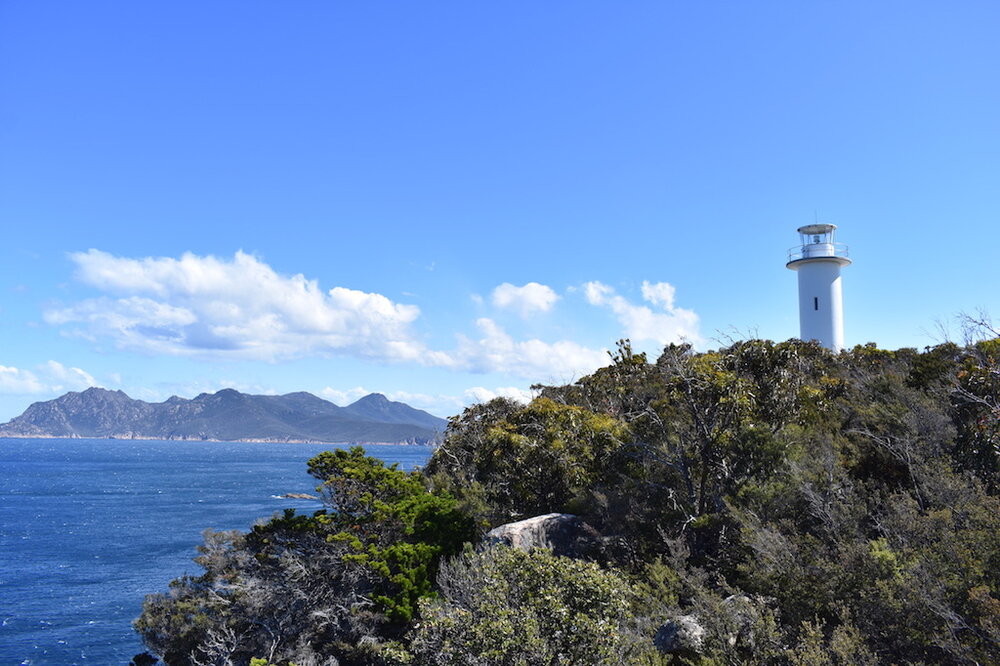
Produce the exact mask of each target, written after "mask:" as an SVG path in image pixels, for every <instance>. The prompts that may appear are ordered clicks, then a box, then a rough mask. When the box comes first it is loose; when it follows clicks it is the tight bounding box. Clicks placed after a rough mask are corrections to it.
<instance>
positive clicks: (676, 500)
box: [136, 339, 1000, 666]
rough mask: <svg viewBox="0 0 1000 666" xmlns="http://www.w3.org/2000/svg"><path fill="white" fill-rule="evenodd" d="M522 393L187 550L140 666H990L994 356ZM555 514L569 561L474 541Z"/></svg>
mask: <svg viewBox="0 0 1000 666" xmlns="http://www.w3.org/2000/svg"><path fill="white" fill-rule="evenodd" d="M538 389H539V396H538V397H537V398H536V399H535V400H534V401H533V402H532V403H531V404H529V405H526V406H525V405H520V404H517V403H514V402H511V401H508V400H504V399H496V400H493V401H491V402H488V403H485V404H480V405H476V406H474V407H471V408H469V409H467V410H466V411H465V412H464V413H463V414H461V415H459V416H457V417H454V418H453V419H452V420H451V422H450V424H449V428H448V432H447V435H446V437H445V441H444V443H443V444H442V445H441V446H440V447H439V448H438V449H437V451H436V452H435V454H434V456H433V457H432V459H431V461H430V462H429V464H428V465H427V467H426V468H425V469H424V470H422V471H421V472H416V473H411V474H407V473H404V472H402V471H399V470H397V469H395V468H394V467H385V466H384V465H382V464H381V463H380V462H379V461H376V460H374V459H372V458H369V457H367V456H365V455H364V453H363V452H362V451H361V450H360V449H354V450H351V451H336V452H331V453H325V454H323V455H321V456H319V457H317V458H315V459H314V460H313V461H311V462H310V473H311V474H313V475H314V476H315V477H316V478H317V479H318V480H319V481H320V482H321V483H322V486H321V488H322V491H323V493H324V496H325V498H326V500H327V503H328V506H329V510H327V511H321V512H319V513H317V514H315V515H313V516H300V515H296V514H294V513H292V512H286V513H285V514H284V515H282V516H278V517H275V518H274V519H272V520H271V521H270V522H268V523H266V524H264V525H260V526H257V527H255V528H254V529H253V530H252V531H251V532H249V533H246V534H241V533H238V532H233V533H208V534H206V541H205V545H204V546H203V547H202V549H201V550H202V554H201V556H200V558H199V560H198V561H199V563H200V564H201V565H202V566H203V567H204V568H205V573H204V574H203V575H202V576H200V577H194V578H190V577H189V578H183V579H180V580H178V581H175V582H174V584H173V585H172V588H171V590H170V591H169V593H167V594H164V595H151V596H150V597H148V598H147V600H146V604H145V607H144V611H143V614H142V616H141V617H140V618H139V619H138V620H137V622H136V628H137V630H138V631H139V632H140V633H141V634H142V637H143V639H144V641H145V642H146V645H147V646H148V647H149V648H150V649H151V651H152V652H154V653H156V654H158V655H160V656H163V657H164V658H165V660H166V661H167V663H170V664H229V663H234V664H246V663H249V662H250V661H251V659H253V658H259V659H263V660H267V661H268V662H269V663H271V664H285V663H288V662H289V661H291V662H295V663H296V664H299V666H308V665H311V664H337V663H340V664H365V665H375V664H414V665H425V664H427V665H430V664H434V665H439V664H440V665H445V664H448V665H452V664H453V665H458V664H484V665H485V664H523V665H525V666H528V665H534V664H539V665H540V664H620V663H626V664H649V665H654V664H691V665H694V664H700V665H702V666H707V665H709V664H788V665H794V666H800V665H801V666H805V665H822V664H974V663H979V664H986V663H998V662H1000V648H998V645H1000V593H998V588H1000V498H998V491H1000V339H994V340H988V341H984V342H979V343H976V344H970V345H968V346H964V347H960V346H957V345H955V344H950V343H948V344H942V345H939V346H937V347H933V348H928V349H926V350H925V351H923V352H918V351H917V350H913V349H901V350H898V351H885V350H880V349H877V348H876V347H875V346H873V345H868V346H863V347H856V348H855V349H853V350H851V351H848V352H844V353H841V354H836V355H835V354H831V353H829V352H828V351H826V350H824V349H822V348H820V347H819V346H817V345H815V344H813V343H803V342H799V341H794V340H793V341H788V342H784V343H779V344H775V343H772V342H768V341H760V340H751V341H746V342H738V343H736V344H733V345H731V346H729V347H727V348H724V349H720V350H718V351H711V352H707V353H695V352H693V351H692V350H691V349H690V348H689V347H687V346H683V345H681V346H677V345H673V346H669V347H667V348H666V349H665V350H664V351H663V353H662V355H660V357H659V358H657V359H656V360H655V361H652V362H651V361H650V360H648V359H647V358H646V357H645V355H643V354H637V353H633V351H632V350H631V348H630V347H629V345H628V343H626V342H623V343H620V344H619V347H618V350H617V352H616V353H615V354H614V355H613V363H612V364H611V365H609V366H608V367H606V368H603V369H601V370H599V371H597V372H595V373H594V374H592V375H590V376H588V377H585V378H583V379H581V380H580V381H578V382H576V383H574V384H571V385H567V386H545V387H538ZM550 512H561V513H570V514H574V515H576V516H579V517H580V518H582V519H583V520H584V521H585V522H586V523H587V524H588V525H589V526H590V527H592V528H593V531H594V534H596V541H595V543H596V544H597V546H596V547H595V549H594V550H593V553H592V555H591V556H590V557H588V558H585V559H569V558H566V557H559V556H556V555H553V554H551V553H549V552H547V551H540V550H535V551H532V552H529V553H523V552H520V551H513V550H510V549H507V548H504V547H494V548H481V547H480V548H477V547H474V546H473V545H470V544H477V543H478V542H479V539H480V538H481V536H482V535H483V534H484V533H485V532H486V531H487V530H488V529H490V528H492V527H495V526H498V525H501V524H504V523H509V522H511V521H516V520H519V519H522V518H528V517H531V516H535V515H539V514H544V513H550ZM463 544H464V545H463ZM671 634H672V635H673V636H674V637H675V638H676V640H672V641H671V640H667V639H666V638H665V637H666V636H668V635H671ZM678 636H679V638H677V637H678ZM654 637H656V639H657V640H656V645H655V646H654ZM137 663H138V662H137ZM258 663H260V662H258Z"/></svg>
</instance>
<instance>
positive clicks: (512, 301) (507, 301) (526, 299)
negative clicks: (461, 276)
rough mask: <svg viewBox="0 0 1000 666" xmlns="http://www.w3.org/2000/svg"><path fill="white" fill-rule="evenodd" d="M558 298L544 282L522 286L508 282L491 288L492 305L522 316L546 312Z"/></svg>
mask: <svg viewBox="0 0 1000 666" xmlns="http://www.w3.org/2000/svg"><path fill="white" fill-rule="evenodd" d="M557 300H559V295H558V294H556V292H554V291H553V290H552V288H551V287H548V286H546V285H544V284H538V283H537V282H529V283H528V284H526V285H524V286H523V287H515V286H514V285H512V284H510V283H509V282H504V283H503V284H502V285H500V286H499V287H497V288H496V289H494V290H493V305H495V306H497V307H498V308H506V309H510V310H514V311H515V312H517V313H518V314H520V315H521V316H522V317H527V316H529V315H530V314H532V313H533V312H548V311H549V310H551V309H552V306H553V305H555V302H556V301H557Z"/></svg>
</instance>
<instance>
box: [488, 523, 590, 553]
mask: <svg viewBox="0 0 1000 666" xmlns="http://www.w3.org/2000/svg"><path fill="white" fill-rule="evenodd" d="M485 541H486V543H487V544H505V545H507V546H510V547H512V548H517V549H520V550H531V549H532V548H547V549H549V550H551V551H552V552H553V553H554V554H555V555H563V556H566V557H578V558H579V557H583V558H589V557H593V556H594V555H595V554H596V553H597V552H598V550H599V547H600V535H599V534H598V533H597V531H596V530H594V528H592V527H591V526H590V525H588V524H587V523H585V522H584V521H583V520H581V519H580V518H579V517H577V516H574V515H571V514H568V513H547V514H545V515H542V516H535V517H534V518H528V519H526V520H520V521H518V522H516V523H507V524H506V525H500V526H499V527H495V528H493V529H492V530H490V531H489V532H488V533H487V534H486V539H485Z"/></svg>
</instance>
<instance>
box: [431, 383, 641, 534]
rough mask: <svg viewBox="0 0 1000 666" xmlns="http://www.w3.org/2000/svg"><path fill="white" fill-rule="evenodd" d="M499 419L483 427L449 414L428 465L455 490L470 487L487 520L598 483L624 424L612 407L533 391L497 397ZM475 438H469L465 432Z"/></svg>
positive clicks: (506, 517)
mask: <svg viewBox="0 0 1000 666" xmlns="http://www.w3.org/2000/svg"><path fill="white" fill-rule="evenodd" d="M500 406H501V407H502V411H500V412H499V414H498V416H500V418H499V419H496V420H494V421H492V422H491V423H490V425H489V426H488V427H485V428H484V427H482V421H481V420H479V417H480V415H479V414H478V413H474V414H473V416H474V417H475V419H462V420H453V421H452V428H451V430H450V434H449V435H448V437H446V439H445V442H444V444H443V445H442V446H441V447H440V448H439V449H438V450H437V451H436V452H435V454H434V457H433V458H432V460H431V462H430V464H429V465H428V473H429V474H431V475H436V477H432V478H436V480H437V481H438V482H439V483H440V482H442V481H444V483H442V487H445V488H449V489H451V490H452V491H453V492H454V493H455V494H456V495H457V496H458V497H459V498H466V497H468V495H469V494H470V492H469V490H471V493H472V494H475V495H476V496H477V500H478V502H475V501H466V503H465V505H466V506H474V505H478V506H479V507H483V508H484V509H485V511H484V512H483V513H482V514H480V516H479V517H480V519H481V520H482V521H483V522H484V523H485V524H487V525H489V526H494V525H498V524H501V523H505V522H510V521H512V520H518V519H521V518H525V517H529V516H534V515H538V514H542V513H550V512H553V511H565V510H567V509H569V508H573V506H574V505H573V502H574V500H577V499H579V498H580V497H581V496H582V495H583V494H585V492H586V491H587V489H588V488H590V487H591V486H593V485H594V484H596V483H597V481H598V479H599V478H600V477H601V476H602V474H603V472H604V467H605V463H606V461H607V460H608V459H609V458H610V457H611V455H612V454H613V453H614V452H615V451H616V450H617V449H618V448H619V447H620V446H621V443H622V440H623V439H624V438H625V437H626V436H627V429H626V428H625V427H624V426H623V425H622V424H621V423H620V422H619V421H617V420H616V419H614V418H613V417H611V416H609V415H603V414H595V413H593V412H591V411H589V410H586V409H583V408H582V407H576V406H569V405H562V404H559V403H557V402H555V401H553V400H551V399H549V398H544V397H542V398H537V399H535V400H534V401H532V403H531V404H530V405H528V406H527V407H523V408H519V409H511V408H509V406H508V405H506V404H501V405H500ZM470 438H474V445H469V442H468V440H469V439H470Z"/></svg>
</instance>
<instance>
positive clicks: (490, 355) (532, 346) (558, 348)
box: [453, 318, 609, 381]
mask: <svg viewBox="0 0 1000 666" xmlns="http://www.w3.org/2000/svg"><path fill="white" fill-rule="evenodd" d="M476 326H477V327H478V328H479V330H480V332H481V333H482V335H483V337H481V338H480V339H479V340H469V339H468V338H464V337H463V338H460V343H459V347H458V350H457V351H456V352H455V353H454V355H453V359H454V361H455V363H456V365H458V366H460V367H462V368H464V369H467V370H471V371H472V372H501V373H506V374H511V375H515V376H517V377H524V378H527V379H532V380H535V381H571V380H573V379H576V378H578V377H580V376H582V375H585V374H587V373H590V372H593V371H594V370H596V369H597V368H599V367H601V366H604V365H607V364H608V362H609V361H608V356H607V353H606V352H605V351H604V350H598V349H590V348H588V347H584V346H582V345H579V344H577V343H575V342H572V341H569V340H561V341H559V342H552V343H549V342H543V341H542V340H537V339H533V340H521V341H518V340H514V339H513V338H512V337H511V336H510V335H508V334H507V333H506V332H505V331H504V330H503V329H502V328H501V327H500V326H499V325H497V323H496V322H494V321H493V320H492V319H486V318H482V319H479V320H477V321H476Z"/></svg>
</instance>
